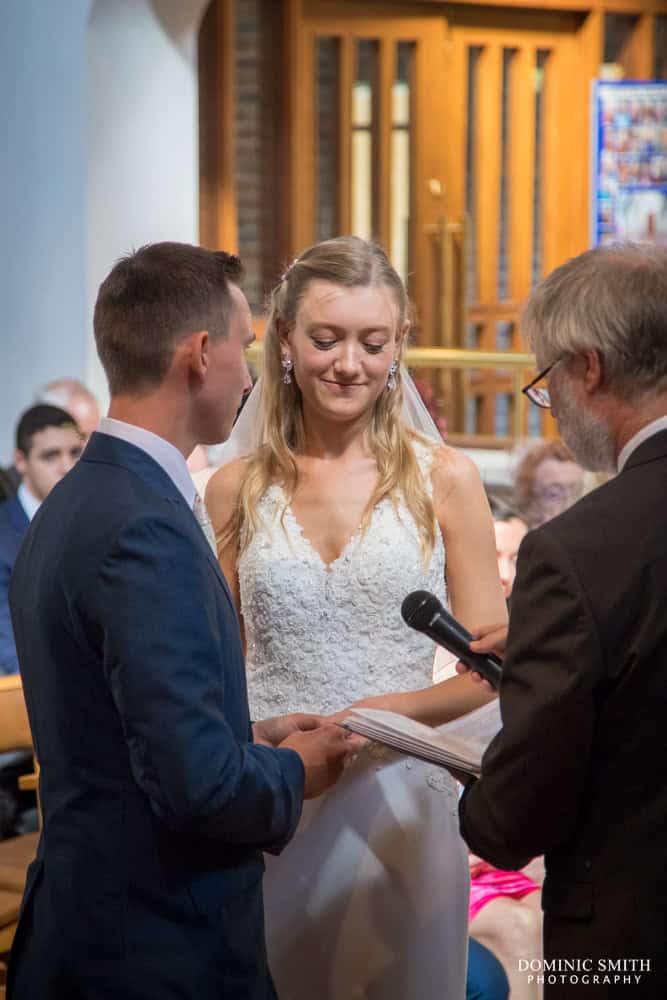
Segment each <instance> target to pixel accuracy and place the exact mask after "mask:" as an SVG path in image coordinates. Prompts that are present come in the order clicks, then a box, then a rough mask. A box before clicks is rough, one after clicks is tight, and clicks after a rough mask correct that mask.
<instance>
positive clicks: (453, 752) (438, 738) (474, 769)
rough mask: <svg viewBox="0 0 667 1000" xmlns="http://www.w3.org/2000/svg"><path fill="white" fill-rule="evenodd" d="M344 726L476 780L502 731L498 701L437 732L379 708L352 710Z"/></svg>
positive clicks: (438, 729)
mask: <svg viewBox="0 0 667 1000" xmlns="http://www.w3.org/2000/svg"><path fill="white" fill-rule="evenodd" d="M342 725H343V726H345V728H346V729H350V730H351V731H352V732H354V733H358V734H359V735H360V736H365V737H367V738H368V739H370V740H375V741H376V742H378V743H384V744H385V745H386V746H389V747H392V748H393V749H394V750H400V751H402V752H403V753H405V754H409V755H410V756H412V757H421V758H422V759H423V760H428V761H431V762H432V763H434V764H441V765H443V766H444V767H453V768H456V769H457V770H459V771H463V772H465V773H466V774H473V775H475V776H476V775H478V774H479V773H480V771H481V762H482V755H483V753H484V751H485V750H486V748H487V746H488V745H489V743H490V742H491V740H492V739H493V737H494V736H495V735H496V733H497V732H498V730H499V729H500V726H501V721H500V708H499V704H498V699H497V698H495V699H494V700H493V701H491V702H489V704H488V705H483V706H482V707H481V708H476V709H475V710H474V711H473V712H468V714H467V715H463V716H461V718H460V719H454V721H453V722H448V723H446V724H445V725H444V726H438V728H437V729H433V728H432V727H431V726H425V725H423V724H422V723H421V722H415V721H414V720H413V719H408V718H407V716H405V715H398V714H397V713H396V712H386V711H384V709H379V708H353V709H350V713H349V715H347V716H346V718H345V719H344V721H343V723H342Z"/></svg>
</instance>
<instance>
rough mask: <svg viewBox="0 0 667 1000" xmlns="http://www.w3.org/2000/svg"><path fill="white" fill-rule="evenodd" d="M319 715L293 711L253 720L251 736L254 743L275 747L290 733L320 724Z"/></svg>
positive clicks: (307, 729)
mask: <svg viewBox="0 0 667 1000" xmlns="http://www.w3.org/2000/svg"><path fill="white" fill-rule="evenodd" d="M322 722H323V717H322V716H321V715H306V714H305V713H304V712H294V713H292V715H276V716H274V717H273V718H271V719H262V720H261V721H260V722H253V724H252V737H253V741H254V742H255V743H261V744H262V745H263V746H265V747H277V746H279V745H280V744H281V743H282V742H283V740H286V739H287V737H288V736H291V735H292V733H305V732H309V731H310V730H313V729H317V728H318V727H319V726H321V725H322Z"/></svg>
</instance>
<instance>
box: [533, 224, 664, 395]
mask: <svg viewBox="0 0 667 1000" xmlns="http://www.w3.org/2000/svg"><path fill="white" fill-rule="evenodd" d="M521 327H522V331H523V333H524V335H525V336H526V338H527V340H528V342H529V344H530V346H531V347H532V348H533V349H534V350H535V351H536V352H537V355H538V360H539V363H540V366H541V367H542V366H544V367H546V366H547V365H548V364H550V363H551V362H553V361H556V360H557V359H558V358H559V357H567V356H568V355H569V356H572V355H575V354H580V353H582V352H584V351H597V352H598V353H599V354H600V356H601V358H602V367H603V373H604V380H605V382H606V383H607V385H608V386H609V388H610V389H611V390H612V391H613V392H614V393H615V394H616V395H617V396H619V397H620V398H626V399H628V400H636V399H638V398H639V397H642V396H647V395H652V394H659V393H662V392H664V391H665V390H667V248H664V247H657V246H652V245H650V244H642V243H612V244H609V245H608V246H604V247H596V248H595V249H594V250H587V251H586V252H585V253H582V254H580V255H579V256H578V257H573V258H572V259H571V260H568V261H567V263H565V264H563V265H562V266H561V267H558V268H556V270H555V271H552V272H551V274H550V275H549V276H548V277H547V278H545V279H544V281H542V282H541V283H540V284H539V285H538V286H537V288H536V289H535V291H534V292H533V293H532V295H531V296H530V298H529V299H528V302H527V304H526V308H525V310H524V313H523V316H522V321H521Z"/></svg>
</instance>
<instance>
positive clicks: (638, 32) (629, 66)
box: [619, 14, 655, 80]
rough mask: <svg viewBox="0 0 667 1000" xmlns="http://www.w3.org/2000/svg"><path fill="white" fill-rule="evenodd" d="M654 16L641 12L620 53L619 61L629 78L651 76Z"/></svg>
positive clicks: (648, 77) (636, 78) (643, 78)
mask: <svg viewBox="0 0 667 1000" xmlns="http://www.w3.org/2000/svg"><path fill="white" fill-rule="evenodd" d="M654 38H655V17H654V16H653V15H652V14H641V15H640V16H639V17H638V18H637V20H636V22H635V25H634V27H633V28H632V31H631V32H630V34H629V37H628V40H627V41H626V43H625V45H624V46H623V49H622V51H621V54H620V58H619V62H620V63H621V65H622V66H623V69H624V70H625V75H626V77H627V78H628V79H630V80H650V79H651V78H652V77H653V44H654Z"/></svg>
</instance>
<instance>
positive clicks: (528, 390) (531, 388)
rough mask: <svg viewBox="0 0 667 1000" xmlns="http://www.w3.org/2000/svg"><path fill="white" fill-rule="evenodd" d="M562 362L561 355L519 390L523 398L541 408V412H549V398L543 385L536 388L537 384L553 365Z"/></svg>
mask: <svg viewBox="0 0 667 1000" xmlns="http://www.w3.org/2000/svg"><path fill="white" fill-rule="evenodd" d="M562 360H563V356H562V355H561V357H560V358H556V360H555V361H552V362H551V364H550V365H549V366H548V367H547V368H545V369H544V371H541V372H540V373H539V375H536V376H535V378H534V379H533V381H532V382H529V383H528V385H524V387H523V389H522V390H521V392H522V393H523V394H524V395H525V396H528V399H529V400H530V401H531V403H535V406H541V407H542V409H543V410H549V409H550V408H551V396H550V395H549V390H548V389H547V387H546V386H545V385H539V386H538V384H537V383H538V382H541V381H542V379H543V378H546V376H547V375H548V374H549V372H550V371H551V369H552V368H553V367H554V365H557V364H558V362H559V361H562Z"/></svg>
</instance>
